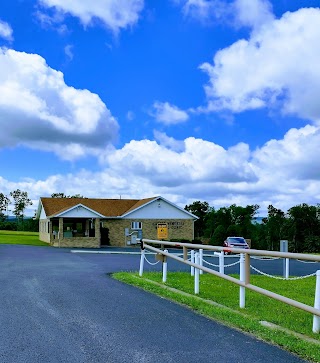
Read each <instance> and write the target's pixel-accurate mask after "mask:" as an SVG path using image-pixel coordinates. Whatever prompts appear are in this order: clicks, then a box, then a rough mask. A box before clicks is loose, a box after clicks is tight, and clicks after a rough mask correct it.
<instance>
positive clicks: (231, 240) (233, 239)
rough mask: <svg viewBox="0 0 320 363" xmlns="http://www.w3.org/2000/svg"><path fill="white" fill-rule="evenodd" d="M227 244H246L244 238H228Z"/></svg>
mask: <svg viewBox="0 0 320 363" xmlns="http://www.w3.org/2000/svg"><path fill="white" fill-rule="evenodd" d="M228 242H231V243H246V240H245V239H244V238H240V237H238V238H237V237H231V238H230V237H229V238H228Z"/></svg>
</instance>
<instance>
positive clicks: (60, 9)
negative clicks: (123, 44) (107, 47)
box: [38, 0, 144, 33]
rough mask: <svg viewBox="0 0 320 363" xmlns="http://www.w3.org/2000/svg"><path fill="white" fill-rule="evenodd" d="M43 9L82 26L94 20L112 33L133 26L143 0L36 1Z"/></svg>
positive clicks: (141, 7)
mask: <svg viewBox="0 0 320 363" xmlns="http://www.w3.org/2000/svg"><path fill="white" fill-rule="evenodd" d="M38 1H39V3H40V4H41V5H42V6H43V7H44V8H50V9H53V10H54V11H55V12H56V13H58V14H69V15H72V16H74V17H77V18H79V19H80V21H81V23H82V24H83V25H84V26H88V25H92V24H93V23H94V22H95V21H96V20H99V21H100V22H102V23H103V24H104V25H105V26H106V27H107V28H109V29H111V30H112V31H113V32H115V33H116V32H118V31H119V30H121V29H125V28H127V27H129V26H132V25H134V24H135V23H136V22H137V21H138V19H139V14H140V12H141V11H142V9H143V5H144V1H143V0H94V1H90V0H81V1H78V0H38Z"/></svg>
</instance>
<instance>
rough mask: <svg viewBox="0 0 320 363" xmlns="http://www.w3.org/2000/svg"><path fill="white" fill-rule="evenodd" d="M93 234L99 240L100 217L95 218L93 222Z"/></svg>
mask: <svg viewBox="0 0 320 363" xmlns="http://www.w3.org/2000/svg"><path fill="white" fill-rule="evenodd" d="M94 236H95V237H96V238H98V240H99V242H101V231H100V218H96V219H95V222H94Z"/></svg>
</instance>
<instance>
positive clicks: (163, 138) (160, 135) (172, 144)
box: [153, 130, 184, 151]
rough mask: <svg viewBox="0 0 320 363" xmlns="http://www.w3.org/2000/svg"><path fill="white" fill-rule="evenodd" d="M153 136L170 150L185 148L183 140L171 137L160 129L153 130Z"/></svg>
mask: <svg viewBox="0 0 320 363" xmlns="http://www.w3.org/2000/svg"><path fill="white" fill-rule="evenodd" d="M153 136H154V138H155V140H156V141H157V142H158V143H159V144H160V145H162V146H164V147H166V148H168V149H170V150H174V151H183V150H184V142H183V141H182V140H176V139H175V138H173V137H170V136H168V135H167V134H166V133H164V132H160V131H158V130H154V131H153Z"/></svg>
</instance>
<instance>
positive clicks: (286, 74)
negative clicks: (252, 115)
mask: <svg viewBox="0 0 320 363" xmlns="http://www.w3.org/2000/svg"><path fill="white" fill-rule="evenodd" d="M319 22H320V9H315V8H309V9H300V10H298V11H296V12H294V13H290V12H288V13H285V14H284V15H283V16H282V18H281V19H278V20H273V21H272V22H270V23H268V27H262V28H260V29H259V30H258V31H255V32H253V33H252V35H251V37H250V39H249V40H244V39H242V40H239V41H237V42H236V43H234V44H232V45H231V46H230V47H228V48H225V49H222V50H221V51H219V52H217V53H216V55H215V57H214V64H209V63H204V64H202V65H201V69H202V70H203V71H205V72H206V73H207V74H208V76H209V83H208V84H207V86H206V87H205V90H206V94H207V98H208V109H209V110H221V109H228V110H231V111H233V112H241V111H244V110H249V109H257V108H262V107H271V108H272V107H277V108H279V107H280V109H281V110H282V112H283V113H284V114H294V115H297V116H299V117H302V118H306V119H309V120H313V121H319V118H320V104H319V102H318V95H319V93H320V69H319V67H315V66H314V65H315V64H317V63H318V59H319V56H320V48H319V47H318V46H317V44H318V39H319V37H320V28H319V26H318V24H319Z"/></svg>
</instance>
